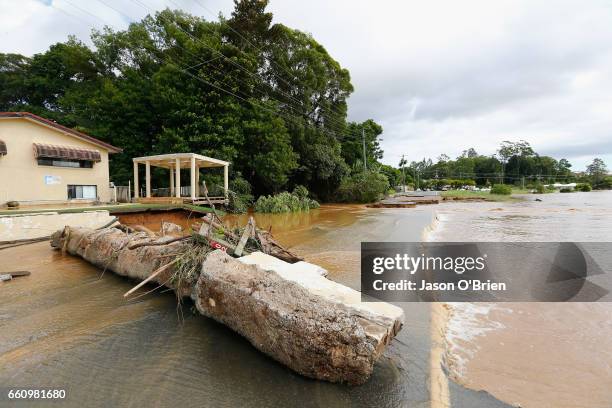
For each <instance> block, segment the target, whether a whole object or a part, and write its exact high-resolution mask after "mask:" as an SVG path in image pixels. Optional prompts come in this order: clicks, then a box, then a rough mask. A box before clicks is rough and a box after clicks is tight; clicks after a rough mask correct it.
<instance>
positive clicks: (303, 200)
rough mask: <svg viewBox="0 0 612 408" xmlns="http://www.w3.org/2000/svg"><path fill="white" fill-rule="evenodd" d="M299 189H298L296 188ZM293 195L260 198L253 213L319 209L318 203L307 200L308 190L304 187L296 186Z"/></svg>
mask: <svg viewBox="0 0 612 408" xmlns="http://www.w3.org/2000/svg"><path fill="white" fill-rule="evenodd" d="M298 187H299V188H298ZM298 187H296V189H295V190H293V193H288V192H286V191H284V192H282V193H280V194H276V195H274V196H271V195H270V196H261V197H259V198H258V199H257V202H256V203H255V211H256V212H262V213H274V214H277V213H284V212H295V211H309V210H310V209H313V208H319V203H318V202H316V201H315V200H313V199H311V198H308V190H307V189H306V187H304V186H298Z"/></svg>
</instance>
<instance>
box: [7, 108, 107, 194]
mask: <svg viewBox="0 0 612 408" xmlns="http://www.w3.org/2000/svg"><path fill="white" fill-rule="evenodd" d="M0 140H2V141H4V143H6V148H7V151H8V153H7V155H6V156H0V204H2V203H4V202H6V201H8V200H17V201H67V200H68V184H77V185H96V186H97V190H98V196H99V197H100V200H101V201H110V199H111V189H110V188H109V175H108V151H106V150H104V149H103V148H102V147H100V146H97V145H95V144H92V143H89V142H86V141H84V140H81V139H78V138H76V137H74V136H71V135H69V134H68V135H66V134H64V133H62V132H60V131H58V130H55V129H53V128H51V127H48V126H45V125H42V124H38V123H36V122H32V121H30V120H27V119H23V118H14V119H13V118H10V119H8V118H2V119H0ZM33 143H43V144H52V145H61V146H70V147H75V148H80V149H89V150H97V151H99V152H100V156H101V158H102V161H101V162H99V163H94V165H93V168H91V169H86V168H69V167H53V166H39V165H38V162H37V161H36V158H35V157H34V148H33V146H32V144H33ZM45 176H55V177H59V179H58V181H59V183H58V184H45Z"/></svg>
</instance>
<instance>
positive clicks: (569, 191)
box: [559, 187, 574, 193]
mask: <svg viewBox="0 0 612 408" xmlns="http://www.w3.org/2000/svg"><path fill="white" fill-rule="evenodd" d="M559 192H560V193H573V192H574V190H572V189H571V188H568V187H563V188H562V189H561V190H559Z"/></svg>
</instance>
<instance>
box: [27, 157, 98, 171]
mask: <svg viewBox="0 0 612 408" xmlns="http://www.w3.org/2000/svg"><path fill="white" fill-rule="evenodd" d="M38 165H39V166H54V167H74V168H85V169H91V168H92V167H93V161H91V160H72V159H52V158H50V157H39V158H38Z"/></svg>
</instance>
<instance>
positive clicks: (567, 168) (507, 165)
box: [399, 140, 612, 189]
mask: <svg viewBox="0 0 612 408" xmlns="http://www.w3.org/2000/svg"><path fill="white" fill-rule="evenodd" d="M399 167H400V170H403V171H405V172H407V173H408V174H409V175H410V178H409V179H408V181H407V182H406V184H412V185H413V186H414V187H415V188H420V189H427V188H431V189H439V188H441V186H444V185H448V184H450V183H444V182H443V180H444V179H455V180H463V181H464V182H466V181H468V180H472V181H473V182H474V184H475V185H476V186H479V187H482V186H491V185H493V184H510V185H515V186H518V187H525V188H534V189H537V186H538V185H539V184H552V183H570V182H583V183H591V184H592V185H593V187H594V188H610V187H612V178H611V177H610V176H608V175H607V174H608V170H607V167H606V165H605V163H604V162H603V160H601V159H598V158H596V159H594V160H593V163H592V164H590V165H589V166H588V167H587V171H586V173H583V174H581V173H575V172H572V170H571V167H572V165H571V164H570V162H569V161H568V160H567V159H560V160H557V159H555V158H552V157H550V156H543V155H540V154H538V153H537V152H535V151H534V150H533V148H532V147H531V146H530V144H529V143H528V142H526V141H524V140H521V141H518V142H509V141H504V142H503V143H502V144H501V146H500V147H499V149H498V150H497V153H496V154H495V155H492V156H483V155H480V154H478V153H477V152H476V150H474V149H473V148H470V149H468V150H465V151H463V153H462V154H461V155H460V156H459V157H457V158H456V159H455V160H452V159H451V158H450V157H448V156H447V155H445V154H442V155H440V157H438V160H437V162H435V163H434V162H433V161H432V160H431V159H423V160H422V161H420V162H412V163H410V164H409V165H408V163H407V162H406V161H403V162H400V164H399ZM608 179H609V180H608ZM607 180H608V181H607ZM455 184H456V183H455ZM465 185H470V184H467V183H466V184H465ZM608 185H609V187H607V186H608Z"/></svg>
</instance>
